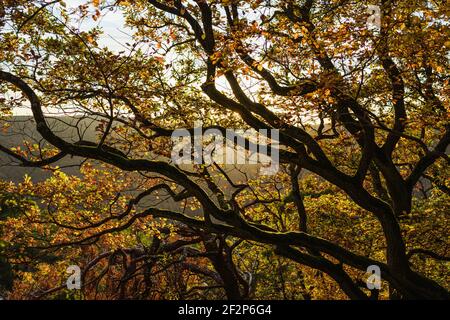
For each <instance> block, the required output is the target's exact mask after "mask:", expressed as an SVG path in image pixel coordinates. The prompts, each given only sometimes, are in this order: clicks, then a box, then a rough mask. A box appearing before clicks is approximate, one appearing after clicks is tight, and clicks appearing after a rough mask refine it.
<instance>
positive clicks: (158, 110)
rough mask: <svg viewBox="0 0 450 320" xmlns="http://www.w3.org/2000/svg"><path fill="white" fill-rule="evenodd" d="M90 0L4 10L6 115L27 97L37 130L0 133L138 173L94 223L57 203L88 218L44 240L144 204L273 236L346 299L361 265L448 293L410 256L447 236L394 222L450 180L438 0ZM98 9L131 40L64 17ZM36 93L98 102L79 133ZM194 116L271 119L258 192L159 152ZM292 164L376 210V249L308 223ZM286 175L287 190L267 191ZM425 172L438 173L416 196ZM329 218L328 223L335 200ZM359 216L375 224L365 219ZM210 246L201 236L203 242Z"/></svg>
mask: <svg viewBox="0 0 450 320" xmlns="http://www.w3.org/2000/svg"><path fill="white" fill-rule="evenodd" d="M92 4H93V7H90V6H89V5H88V4H86V5H82V6H80V7H79V8H78V9H77V11H76V12H74V11H71V9H68V8H65V7H64V4H63V3H62V2H60V1H53V2H50V3H48V2H42V3H39V1H36V2H33V3H28V2H27V1H19V2H17V1H14V2H8V1H6V2H5V3H4V8H3V9H2V11H1V12H0V14H1V16H2V19H3V20H2V21H3V22H2V24H3V31H2V34H1V38H2V41H1V42H2V50H3V51H2V54H1V57H2V67H1V71H0V79H1V80H2V83H3V84H4V87H3V92H4V93H5V96H6V95H8V94H9V95H11V94H12V92H15V93H16V95H15V96H14V95H13V97H14V98H12V99H6V98H5V99H4V100H3V101H2V105H3V106H2V108H3V109H2V110H3V112H4V113H5V114H6V115H7V113H8V112H11V110H12V108H13V107H14V106H15V105H21V104H23V103H24V101H25V100H27V101H28V103H29V105H30V108H31V111H32V113H33V119H32V121H34V122H35V125H36V128H37V131H38V132H39V134H40V135H41V137H42V140H40V141H38V142H37V144H36V145H31V144H29V145H28V150H17V149H11V148H8V147H6V146H0V150H1V151H2V152H3V153H5V154H7V155H8V157H10V158H12V159H14V160H15V161H17V162H19V163H20V164H21V165H23V166H32V167H48V166H51V165H52V164H53V163H55V162H56V161H59V160H60V159H62V158H64V157H70V156H77V157H81V158H83V159H89V160H92V161H97V162H101V163H104V164H107V165H109V166H111V167H112V168H115V169H111V172H114V174H116V173H115V172H118V173H117V174H118V175H120V174H125V175H128V177H131V176H134V177H139V178H136V181H137V180H138V181H139V185H138V186H137V184H135V185H134V186H135V187H136V190H137V191H139V193H138V195H137V196H135V197H133V198H132V199H131V200H130V201H129V203H128V204H127V203H125V202H124V203H122V207H123V210H124V211H123V212H122V213H121V214H116V215H111V218H104V217H102V215H101V214H98V216H97V217H96V216H95V214H94V215H93V218H92V219H93V220H91V221H90V222H89V223H81V222H78V223H76V222H75V221H70V222H71V224H65V223H61V222H59V221H58V219H63V218H64V217H63V216H61V217H60V218H57V219H55V220H54V221H53V224H56V225H57V226H58V227H60V228H63V229H70V228H72V229H74V230H78V231H82V237H81V238H80V239H79V240H76V241H75V240H71V241H66V242H64V241H55V240H54V239H47V242H49V244H48V246H46V248H47V249H48V248H49V247H54V246H61V245H85V244H89V243H90V241H93V240H97V239H99V238H101V237H102V236H104V235H106V234H108V233H111V232H116V231H118V230H126V229H127V228H130V227H131V226H132V225H133V223H135V222H137V221H139V220H141V219H146V218H148V217H152V219H158V218H164V219H168V220H170V221H173V222H176V223H177V225H183V226H185V227H187V228H188V229H195V230H197V232H201V233H203V234H205V235H217V237H218V239H220V238H221V237H222V238H223V239H225V238H226V237H232V238H233V239H240V241H242V240H245V241H247V243H248V241H250V242H251V243H259V244H265V245H269V246H270V247H272V248H273V249H274V252H275V254H276V255H277V256H279V257H283V258H286V259H288V260H290V261H291V262H295V263H298V264H300V265H304V266H307V267H309V268H313V269H316V270H319V271H320V272H322V273H324V274H326V275H327V276H329V277H330V278H332V279H333V280H334V281H335V282H336V283H338V285H339V287H340V288H341V289H342V291H343V292H344V293H345V294H346V295H347V296H348V297H349V298H352V299H368V298H370V297H374V296H371V295H370V294H368V293H367V290H366V289H364V284H363V285H361V283H360V282H359V281H357V278H358V274H361V272H365V271H366V269H367V268H368V266H371V265H377V266H379V268H380V269H381V275H382V278H383V280H384V281H387V283H388V284H389V287H390V296H391V298H426V299H448V297H449V294H448V291H447V289H446V288H444V287H443V286H442V285H440V284H438V283H437V282H436V281H434V280H432V279H430V278H429V277H427V276H424V275H423V274H421V273H419V272H418V271H417V269H418V268H419V269H420V267H417V265H415V264H414V263H413V262H412V261H413V258H412V257H413V256H414V255H416V254H419V253H420V254H424V255H429V256H430V257H432V258H433V259H434V258H437V259H441V260H446V259H447V258H446V257H445V253H444V254H441V253H437V252H434V251H433V250H431V249H430V248H428V247H421V248H409V251H408V250H407V247H408V245H410V243H407V242H405V231H402V227H404V226H405V225H407V224H408V223H411V220H410V219H412V218H411V213H412V212H413V211H414V210H416V208H417V206H418V204H420V203H423V202H425V203H427V200H429V201H432V200H431V199H436V198H442V199H448V195H449V193H448V185H447V184H448V166H447V165H448V162H449V159H448V156H447V154H446V150H447V148H448V145H449V141H450V126H449V123H448V110H449V101H448V76H446V75H447V74H448V71H449V65H448V59H447V58H448V49H449V42H448V34H449V29H448V13H447V12H446V8H445V5H444V4H443V3H440V2H438V1H436V2H434V1H415V0H414V1H401V2H400V1H381V2H380V3H378V5H379V6H378V8H379V11H380V26H379V29H378V30H372V29H370V28H368V26H367V21H368V18H369V17H368V15H369V14H368V12H367V7H366V5H365V4H363V3H356V4H355V3H354V2H351V1H345V0H335V1H318V0H316V1H314V0H311V1H310V0H306V1H262V0H252V1H234V0H227V1H225V0H222V1H218V0H217V1H213V0H211V1H208V0H198V1H178V0H175V1H153V0H147V1H138V0H136V1H92ZM49 8H53V9H54V10H57V11H58V13H53V14H52V11H51V10H49ZM92 8H94V9H93V10H94V12H93V13H92V12H91V11H90V10H92ZM108 9H111V10H120V12H121V13H122V14H123V15H124V16H125V17H126V19H127V20H126V21H127V24H128V25H129V27H130V28H132V30H133V31H134V34H133V41H134V43H132V44H124V51H123V52H118V53H115V52H112V51H110V50H108V49H106V48H102V47H101V46H100V45H99V44H98V42H99V36H100V33H101V31H100V30H99V29H97V28H93V29H91V30H89V31H81V30H79V29H76V28H75V27H74V26H73V23H72V20H73V19H74V17H75V16H77V17H78V14H79V15H80V16H81V17H78V18H79V19H89V18H91V16H90V15H91V13H92V14H93V15H92V17H93V19H94V20H97V19H99V18H100V17H101V15H102V12H106V11H107V10H108ZM375 20H376V19H375ZM376 27H377V26H375V28H376ZM446 93H447V94H446ZM47 107H53V108H58V109H59V110H60V112H61V113H70V112H72V111H73V109H74V108H75V109H76V110H77V111H78V113H77V119H79V118H83V119H95V120H96V121H98V123H99V124H98V126H97V128H96V129H97V136H96V137H94V138H90V139H86V138H85V137H84V133H83V129H82V128H80V127H81V126H80V125H79V124H80V123H81V122H80V121H76V122H74V123H71V124H68V127H73V128H75V129H76V130H77V132H78V133H77V134H76V138H71V139H66V138H64V137H63V135H61V134H58V132H56V131H55V130H54V129H53V128H52V126H51V125H49V120H48V119H47V118H48V116H46V114H45V112H44V108H47ZM196 120H202V121H203V123H204V124H205V125H206V126H207V127H208V128H216V129H219V130H222V131H224V130H225V129H226V128H230V127H239V126H240V127H245V128H253V129H256V130H260V129H277V130H279V135H280V147H279V155H280V163H281V168H282V170H281V172H280V173H278V175H277V176H275V177H260V178H259V179H258V181H257V182H255V183H256V185H258V186H259V188H263V189H264V188H265V189H266V190H267V197H260V196H259V195H258V194H257V193H256V192H255V188H256V187H255V186H252V185H250V183H246V182H243V183H237V182H235V181H233V178H232V177H231V176H230V175H229V174H227V172H226V170H224V168H222V167H220V166H218V165H209V166H205V165H199V166H194V167H193V168H191V169H192V170H186V169H185V168H181V167H179V166H176V165H174V164H173V163H170V161H167V160H164V159H162V158H163V157H168V155H170V151H171V144H170V143H169V142H170V139H169V138H170V136H171V134H172V133H173V131H174V130H176V129H177V128H187V129H188V130H193V128H194V122H195V121H196ZM77 126H78V127H77ZM205 128H206V127H205ZM151 155H158V158H156V159H155V158H153V159H152V158H151V157H150V156H151ZM302 172H307V175H312V176H313V177H316V178H318V179H317V180H316V182H315V183H316V184H318V185H321V186H322V187H323V188H322V189H321V190H318V194H319V198H321V199H323V198H322V197H324V198H326V197H328V198H327V199H328V200H327V201H328V202H326V203H328V204H329V203H333V204H334V206H335V207H336V208H337V209H341V210H342V211H345V204H348V207H351V208H352V212H353V213H355V212H357V213H358V214H361V215H363V216H366V217H371V218H374V219H375V220H376V221H377V225H378V226H379V227H380V228H381V235H382V237H381V239H379V238H377V237H374V239H378V240H377V241H378V244H377V245H381V244H380V243H384V245H385V252H384V256H382V257H379V256H378V257H376V258H375V257H373V256H370V255H368V254H367V252H364V248H361V247H360V248H357V247H355V244H352V243H347V242H348V241H349V240H348V239H346V240H347V241H345V244H343V243H342V242H343V240H344V239H342V237H341V238H333V239H332V237H327V236H326V234H325V235H324V236H319V235H318V232H317V230H316V228H317V227H318V225H317V223H318V224H319V226H320V225H323V224H324V221H320V219H319V220H318V219H312V220H314V222H315V223H316V224H313V225H311V223H310V221H309V220H310V219H309V218H311V217H312V215H311V213H310V212H308V208H309V204H308V203H307V201H305V200H308V199H309V200H311V199H314V197H311V195H308V194H305V192H304V191H305V186H302V184H303V183H305V181H306V180H304V175H303V174H301V173H302ZM114 174H112V175H114ZM136 181H134V182H136ZM219 181H222V182H220V183H219ZM110 183H112V184H114V183H115V182H114V180H111V181H110ZM136 183H137V182H136ZM280 184H282V185H283V186H284V189H283V190H284V191H283V192H284V197H282V196H281V195H280V196H278V198H277V199H274V197H273V195H274V194H276V192H278V193H280V190H279V189H278V187H279V185H280ZM424 184H431V186H432V189H433V190H432V191H424V192H423V193H424V195H423V196H422V197H425V199H420V197H419V195H417V193H418V191H420V190H422V191H423V189H424ZM113 189H114V188H113ZM119 189H120V188H119ZM310 189H311V188H310ZM437 189H439V190H437ZM157 190H165V192H166V194H167V195H168V197H170V198H172V200H174V201H183V203H185V204H188V205H189V206H193V207H194V208H195V209H197V208H198V210H199V212H200V214H199V215H197V216H193V215H188V214H185V213H183V212H181V211H180V210H175V209H162V207H161V206H160V205H158V203H157V202H156V201H155V202H154V203H153V204H151V203H150V204H148V203H145V205H143V206H141V205H139V204H140V203H141V201H142V200H143V199H144V198H146V197H147V196H149V195H151V194H152V193H154V192H155V191H157ZM227 190H228V191H227ZM230 190H231V191H230ZM286 190H287V191H286ZM330 190H331V194H333V193H334V194H335V197H330V196H329V194H330V192H327V191H330ZM430 192H433V193H434V194H435V195H434V197H436V198H433V196H431V197H430ZM110 196H112V195H110ZM427 198H428V199H427ZM124 199H125V198H124ZM433 201H434V200H433ZM444 202H445V200H444ZM324 207H326V206H324ZM274 212H275V213H274ZM293 212H295V218H294V214H293ZM277 214H279V218H277V219H275V218H273V216H274V215H275V216H276V215H277ZM258 217H260V218H262V219H259V218H258ZM271 217H272V218H271ZM313 217H315V216H313ZM332 219H333V223H334V224H338V222H339V221H341V219H342V221H344V220H345V217H340V216H339V215H333V216H332ZM368 219H370V218H368ZM285 220H286V221H288V223H281V224H280V222H283V221H285ZM124 221H125V222H124ZM292 221H296V222H297V223H292ZM112 222H114V226H112V225H110V223H112ZM46 223H49V224H51V223H52V221H50V220H49V221H47V222H46ZM72 223H75V224H72ZM442 223H444V224H445V220H444V221H443V222H442ZM350 224H351V222H350ZM347 227H348V225H347ZM347 227H342V231H344V230H345V231H349V228H347ZM416 227H417V228H425V224H419V225H417V226H416ZM77 228H78V229H77ZM375 228H376V227H375ZM350 229H351V227H350ZM312 230H313V231H312ZM361 232H362V233H364V234H369V233H371V231H369V230H364V227H363V228H362V229H361ZM343 237H345V234H344V235H343ZM366 240H367V239H366ZM350 242H351V241H350ZM222 243H223V245H225V247H226V246H228V244H227V242H226V241H225V242H222ZM419 243H420V244H421V245H427V246H429V245H430V242H427V241H426V240H425V241H423V242H419ZM208 246H212V247H211V248H208ZM214 246H215V245H211V242H210V244H206V243H205V248H206V250H207V251H212V252H214V251H215V250H216V249H217V248H214ZM352 248H353V249H354V250H352ZM361 250H363V252H361ZM366 250H367V248H366ZM225 257H226V254H225ZM223 258H224V256H220V257H217V259H214V258H211V259H210V260H211V261H212V264H213V265H214V267H215V269H216V271H217V272H218V273H219V274H220V275H221V276H222V277H227V274H228V276H230V277H231V278H235V277H236V274H238V273H236V272H234V271H233V272H229V271H230V270H231V269H229V270H228V271H227V270H222V271H220V269H221V268H223V267H224V266H227V265H228V264H227V263H226V262H224V260H223ZM416 263H417V262H416ZM232 269H233V268H232ZM223 280H225V278H223ZM224 282H225V283H236V287H235V288H234V290H235V291H234V292H235V295H233V294H231V293H230V292H228V297H231V298H233V297H240V296H242V294H243V292H244V291H245V290H244V288H243V287H242V284H243V286H244V287H245V286H246V285H248V283H245V281H241V282H239V279H236V278H235V279H234V280H233V281H232V282H228V281H224ZM239 283H240V284H239ZM227 289H229V290H232V288H227ZM375 296H376V295H375Z"/></svg>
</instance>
